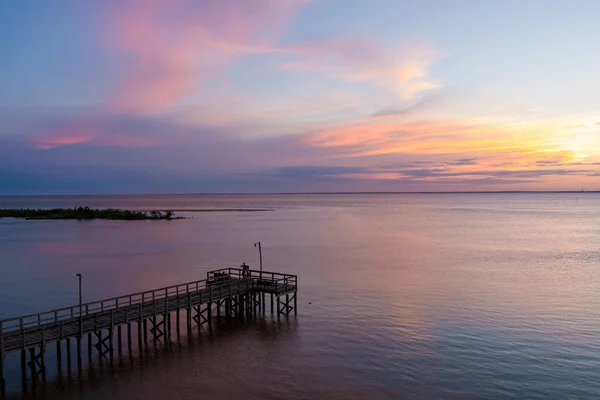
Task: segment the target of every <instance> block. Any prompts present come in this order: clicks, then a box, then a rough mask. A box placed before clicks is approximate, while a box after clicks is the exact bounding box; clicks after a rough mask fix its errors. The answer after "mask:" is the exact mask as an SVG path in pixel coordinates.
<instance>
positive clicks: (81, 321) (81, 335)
mask: <svg viewBox="0 0 600 400" xmlns="http://www.w3.org/2000/svg"><path fill="white" fill-rule="evenodd" d="M81 277H82V276H81V274H77V278H79V339H81V338H82V337H83V313H82V311H83V308H82V306H81Z"/></svg>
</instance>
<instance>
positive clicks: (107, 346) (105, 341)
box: [94, 331, 112, 362]
mask: <svg viewBox="0 0 600 400" xmlns="http://www.w3.org/2000/svg"><path fill="white" fill-rule="evenodd" d="M94 334H95V335H96V338H97V339H98V341H97V342H96V344H95V346H96V350H98V354H99V355H100V362H102V359H103V358H105V357H106V355H107V354H109V355H112V354H111V353H112V334H111V332H109V333H108V335H106V337H104V338H103V337H102V331H96V332H94Z"/></svg>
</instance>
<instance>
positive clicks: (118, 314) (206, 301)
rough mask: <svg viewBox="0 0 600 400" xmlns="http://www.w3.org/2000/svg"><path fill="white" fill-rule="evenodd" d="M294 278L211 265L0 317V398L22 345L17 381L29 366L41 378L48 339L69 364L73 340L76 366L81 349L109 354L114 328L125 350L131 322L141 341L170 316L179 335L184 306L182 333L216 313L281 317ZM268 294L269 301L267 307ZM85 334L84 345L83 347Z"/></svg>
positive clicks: (163, 327)
mask: <svg viewBox="0 0 600 400" xmlns="http://www.w3.org/2000/svg"><path fill="white" fill-rule="evenodd" d="M297 284H298V278H297V276H296V275H290V274H282V273H277V272H266V271H262V272H261V271H255V270H251V271H250V272H249V275H248V276H247V277H243V276H242V270H241V269H239V268H225V269H219V270H215V271H209V272H207V277H206V279H203V280H199V281H194V282H189V283H184V284H181V285H175V286H168V287H163V288H160V289H155V290H149V291H146V292H141V293H134V294H129V295H125V296H120V297H114V298H111V299H106V300H100V301H95V302H92V303H85V304H82V305H81V306H80V305H76V306H72V307H66V308H60V309H57V310H51V311H46V312H42V313H38V314H31V315H25V316H22V317H16V318H10V319H6V320H2V321H0V397H4V396H5V394H6V384H5V378H4V360H5V356H6V355H7V354H9V353H12V352H19V351H20V352H21V379H22V381H23V382H26V381H27V370H28V369H29V371H30V373H29V377H30V378H31V379H32V381H33V382H35V381H37V380H39V379H41V380H42V382H45V381H46V361H45V353H46V350H47V348H48V345H49V344H51V343H55V344H56V355H57V360H58V363H59V366H60V364H61V362H62V360H61V358H62V350H61V346H62V344H63V342H64V344H65V345H66V349H67V363H68V365H69V366H70V365H71V340H72V339H74V341H75V346H76V348H75V352H76V358H77V365H78V367H79V368H81V364H82V353H83V352H87V357H88V362H91V360H92V359H93V357H94V354H97V356H96V357H97V358H98V359H99V361H100V362H102V360H103V359H109V360H111V361H112V358H113V351H114V349H113V343H114V342H115V340H114V336H115V330H116V333H117V335H116V336H117V340H116V342H117V345H118V348H119V350H120V349H121V347H122V345H123V343H122V342H123V341H124V340H123V335H122V328H124V327H126V329H127V332H126V335H127V337H126V340H127V342H126V344H127V345H128V346H129V350H131V346H132V339H131V337H132V326H133V327H134V329H136V330H137V343H138V346H139V347H140V348H141V347H142V344H143V343H145V342H146V341H147V339H148V333H150V335H151V339H152V340H153V341H155V342H156V341H159V340H167V339H168V338H170V336H171V330H172V327H173V324H172V323H171V320H172V317H173V316H175V319H176V323H175V327H176V331H177V335H178V336H179V335H180V325H181V324H180V317H181V314H182V312H183V311H185V315H184V317H185V324H184V326H185V327H187V330H188V333H191V331H192V327H193V326H194V325H196V326H197V328H198V329H199V328H200V327H201V326H203V325H205V324H207V325H208V326H212V324H213V317H214V316H216V317H219V318H220V317H224V318H227V319H230V318H243V317H244V316H251V315H255V314H256V313H258V312H264V311H265V310H266V309H267V308H269V309H270V310H271V313H275V314H276V315H277V317H278V318H280V316H281V315H284V316H285V315H289V314H290V313H291V312H294V313H296V310H297V308H296V305H297ZM269 295H270V302H269V303H270V307H267V306H268V304H267V303H268V302H267V301H266V300H267V296H269ZM215 314H216V315H215ZM86 335H87V340H85V341H86V342H87V349H82V342H83V340H84V337H85V336H86ZM27 353H29V362H28V361H27V358H28V356H27Z"/></svg>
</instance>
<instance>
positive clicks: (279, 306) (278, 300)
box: [277, 296, 281, 319]
mask: <svg viewBox="0 0 600 400" xmlns="http://www.w3.org/2000/svg"><path fill="white" fill-rule="evenodd" d="M279 310H281V300H280V298H279V296H277V319H279V318H280V316H281V315H280V312H279Z"/></svg>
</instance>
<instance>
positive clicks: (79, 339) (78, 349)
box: [77, 336, 82, 377]
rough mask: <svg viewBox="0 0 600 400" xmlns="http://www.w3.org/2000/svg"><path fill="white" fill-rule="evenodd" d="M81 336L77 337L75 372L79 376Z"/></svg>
mask: <svg viewBox="0 0 600 400" xmlns="http://www.w3.org/2000/svg"><path fill="white" fill-rule="evenodd" d="M81 367H82V363H81V336H79V337H78V338H77V372H78V373H79V377H81Z"/></svg>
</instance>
